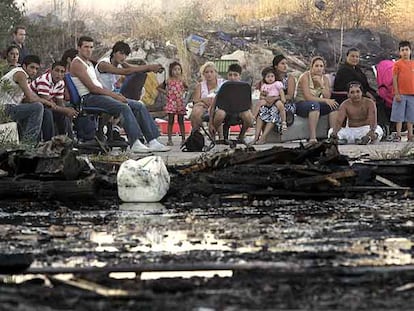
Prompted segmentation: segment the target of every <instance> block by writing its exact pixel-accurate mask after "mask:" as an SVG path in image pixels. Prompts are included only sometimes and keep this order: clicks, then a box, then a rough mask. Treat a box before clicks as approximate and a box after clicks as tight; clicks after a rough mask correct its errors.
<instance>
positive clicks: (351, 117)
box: [328, 81, 384, 145]
mask: <svg viewBox="0 0 414 311" xmlns="http://www.w3.org/2000/svg"><path fill="white" fill-rule="evenodd" d="M362 93H363V90H362V86H361V83H359V82H356V81H353V82H350V83H349V84H348V99H347V100H345V101H344V102H343V103H342V104H341V105H340V107H339V110H338V115H337V118H336V121H335V125H334V128H333V129H332V128H331V129H330V130H329V133H328V134H329V135H328V136H329V137H330V138H332V139H334V140H337V141H338V143H339V144H348V143H349V144H353V143H355V144H359V145H367V144H370V143H374V142H376V141H380V140H381V138H382V136H383V134H384V132H383V130H382V128H381V127H380V126H378V124H377V108H376V106H375V102H374V101H373V100H371V99H369V98H367V97H363V96H362ZM345 118H347V119H348V121H347V127H342V124H343V123H344V121H345Z"/></svg>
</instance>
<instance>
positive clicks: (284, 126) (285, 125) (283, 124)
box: [282, 122, 288, 132]
mask: <svg viewBox="0 0 414 311" xmlns="http://www.w3.org/2000/svg"><path fill="white" fill-rule="evenodd" d="M287 130H288V127H287V123H286V122H282V132H286V131H287Z"/></svg>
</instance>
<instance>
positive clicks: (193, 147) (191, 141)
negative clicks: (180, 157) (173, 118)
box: [181, 131, 205, 152]
mask: <svg viewBox="0 0 414 311" xmlns="http://www.w3.org/2000/svg"><path fill="white" fill-rule="evenodd" d="M204 146H205V142H204V136H203V134H201V133H200V131H193V132H191V134H190V136H188V138H187V139H186V140H185V142H184V144H183V145H182V146H181V150H182V151H185V152H200V151H203V149H204Z"/></svg>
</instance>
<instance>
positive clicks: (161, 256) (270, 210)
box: [0, 198, 414, 267]
mask: <svg viewBox="0 0 414 311" xmlns="http://www.w3.org/2000/svg"><path fill="white" fill-rule="evenodd" d="M252 205H255V206H238V207H235V206H228V207H226V206H224V207H221V208H215V209H212V208H210V209H208V208H207V209H201V208H197V209H189V208H188V207H182V208H180V207H178V208H174V209H172V208H167V207H165V206H163V205H161V204H158V203H157V204H121V205H120V206H119V207H116V205H114V206H113V208H112V209H110V210H107V209H105V210H101V209H100V208H99V206H96V207H95V208H92V209H88V208H80V209H79V208H75V207H73V206H57V205H56V206H52V208H53V210H50V208H51V206H50V204H45V205H43V204H41V203H37V204H34V203H31V204H28V205H24V204H22V205H20V207H16V205H15V204H11V205H9V206H6V204H4V205H3V206H2V208H1V212H0V223H1V225H0V240H1V241H0V247H1V249H2V250H3V252H5V253H13V252H15V251H16V249H18V250H19V251H20V252H32V253H34V255H35V259H36V260H35V262H34V264H33V267H42V266H48V265H53V266H63V267H64V266H79V265H86V266H89V265H96V266H102V265H107V264H119V263H134V262H138V261H139V262H174V261H176V262H183V261H184V262H185V261H186V260H190V259H191V260H194V259H195V260H198V261H220V262H228V261H232V262H234V261H237V260H239V261H242V260H261V261H274V260H277V261H288V262H289V263H290V264H298V265H303V264H306V265H307V266H309V265H317V266H338V265H339V266H361V265H362V266H365V265H369V266H383V265H408V264H413V263H414V260H413V258H412V255H413V251H412V249H413V243H414V202H413V201H411V200H398V199H395V200H394V199H392V198H388V199H378V198H365V199H362V200H361V199H355V200H352V199H344V200H331V201H325V202H318V201H295V200H278V201H276V200H274V201H265V202H258V201H255V202H253V204H252Z"/></svg>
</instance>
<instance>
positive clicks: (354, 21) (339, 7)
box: [299, 0, 394, 29]
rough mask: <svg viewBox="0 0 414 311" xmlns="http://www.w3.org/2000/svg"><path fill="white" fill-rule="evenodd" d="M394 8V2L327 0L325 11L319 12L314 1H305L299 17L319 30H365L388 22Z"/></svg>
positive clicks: (301, 5) (383, 0) (380, 0)
mask: <svg viewBox="0 0 414 311" xmlns="http://www.w3.org/2000/svg"><path fill="white" fill-rule="evenodd" d="M393 6H394V0H365V1H360V0H325V6H324V9H323V10H318V9H317V8H316V7H315V1H314V0H304V1H303V2H302V3H301V4H300V8H299V15H300V16H302V17H303V18H304V20H305V21H306V22H308V23H309V24H313V25H315V26H317V27H319V28H339V27H341V26H343V27H344V28H345V29H351V28H363V27H370V26H378V25H380V24H381V23H383V22H384V23H385V22H387V12H388V10H389V9H390V8H391V7H393Z"/></svg>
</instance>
